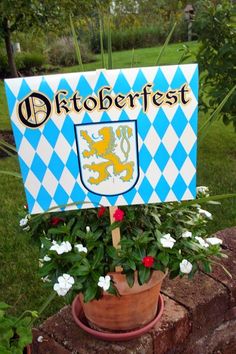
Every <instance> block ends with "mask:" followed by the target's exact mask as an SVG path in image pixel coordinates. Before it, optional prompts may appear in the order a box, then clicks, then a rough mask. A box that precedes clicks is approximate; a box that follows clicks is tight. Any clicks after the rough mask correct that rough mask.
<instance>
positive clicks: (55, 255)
mask: <svg viewBox="0 0 236 354" xmlns="http://www.w3.org/2000/svg"><path fill="white" fill-rule="evenodd" d="M198 196H199V197H206V196H208V189H207V187H199V188H198ZM197 202H198V201H197V200H196V201H195V204H194V202H193V203H188V202H181V203H179V202H174V203H163V204H155V205H152V204H149V205H142V206H140V205H139V206H129V207H119V208H117V209H116V211H115V213H114V215H113V217H114V220H115V221H114V222H113V224H112V225H111V224H110V218H109V209H108V208H105V207H103V206H100V208H98V209H86V210H78V211H72V212H67V213H64V214H63V217H61V214H60V216H58V215H54V216H52V215H49V214H45V215H43V216H40V217H36V218H35V220H34V218H32V220H31V221H29V222H30V223H31V228H32V231H33V233H38V232H39V231H40V233H41V235H42V237H41V258H40V266H41V267H40V275H41V277H42V279H43V281H44V282H46V283H47V284H48V285H49V286H52V287H53V289H54V290H55V291H56V292H57V294H58V295H59V296H65V295H66V294H68V293H69V292H70V293H71V291H70V290H74V291H77V292H78V291H79V292H82V293H83V295H84V300H85V302H88V301H90V300H93V299H94V298H97V299H98V298H99V297H100V296H101V295H102V292H103V291H108V292H109V293H112V294H117V290H116V288H115V286H114V283H113V281H112V276H111V275H109V273H110V272H113V271H114V270H115V268H116V267H117V266H120V267H122V269H123V273H125V274H126V279H127V282H128V284H129V286H132V285H133V283H134V273H135V272H136V271H137V274H138V280H139V283H140V284H144V283H145V282H148V280H149V279H150V276H151V274H152V271H153V270H161V271H163V272H165V271H166V270H168V271H169V276H170V278H174V277H176V276H184V275H188V277H189V278H191V277H193V275H194V274H195V273H196V271H197V270H198V269H200V268H202V269H203V270H204V271H205V272H211V266H212V264H213V263H216V261H215V259H216V257H223V256H224V254H223V253H222V251H221V243H222V241H221V240H220V239H218V238H217V237H209V236H208V235H207V232H206V224H207V222H208V221H209V220H211V219H212V215H211V213H209V212H208V211H207V210H204V209H202V208H201V206H200V204H198V203H197ZM23 224H24V225H23V227H24V228H25V227H26V226H28V225H25V223H23ZM116 227H119V228H120V231H121V235H122V236H121V241H120V248H118V249H116V248H115V247H114V246H113V245H112V238H111V231H112V230H113V229H115V228H116Z"/></svg>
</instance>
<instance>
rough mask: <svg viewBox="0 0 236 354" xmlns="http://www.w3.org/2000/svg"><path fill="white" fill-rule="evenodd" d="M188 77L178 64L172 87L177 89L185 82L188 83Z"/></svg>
mask: <svg viewBox="0 0 236 354" xmlns="http://www.w3.org/2000/svg"><path fill="white" fill-rule="evenodd" d="M186 81H187V80H186V78H185V76H184V74H183V72H182V70H181V69H180V67H179V66H178V69H177V70H176V72H175V75H174V77H173V79H172V81H171V84H170V86H171V88H172V89H177V88H180V87H181V86H182V85H183V84H185V83H186Z"/></svg>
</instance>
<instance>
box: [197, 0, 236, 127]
mask: <svg viewBox="0 0 236 354" xmlns="http://www.w3.org/2000/svg"><path fill="white" fill-rule="evenodd" d="M233 15H234V8H233V5H232V2H231V1H229V0H224V1H221V2H220V3H219V4H217V5H216V4H214V3H212V2H211V1H202V0H201V1H199V2H198V12H197V19H196V20H197V28H196V30H197V31H198V35H199V40H200V41H201V46H200V48H199V51H198V53H197V60H198V63H199V65H200V70H201V72H202V76H201V91H200V93H201V99H202V104H203V106H204V109H205V111H207V110H211V109H213V108H215V107H217V106H218V105H219V103H220V102H221V101H222V99H223V97H224V96H226V94H227V93H229V92H230V90H231V89H232V88H233V87H234V85H235V81H236V68H235V60H234V57H235V47H236V31H235V25H233V22H232V21H233ZM205 95H206V97H207V99H204V96H205ZM222 119H223V122H224V123H225V124H228V123H230V122H232V123H233V125H234V127H235V129H236V91H235V90H234V93H233V94H232V95H231V97H230V98H229V99H228V100H227V102H226V104H225V105H224V107H223V108H222Z"/></svg>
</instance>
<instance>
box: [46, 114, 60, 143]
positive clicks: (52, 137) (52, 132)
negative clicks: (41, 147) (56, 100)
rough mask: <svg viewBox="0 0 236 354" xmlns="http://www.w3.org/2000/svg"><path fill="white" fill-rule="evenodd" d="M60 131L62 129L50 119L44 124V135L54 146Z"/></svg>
mask: <svg viewBox="0 0 236 354" xmlns="http://www.w3.org/2000/svg"><path fill="white" fill-rule="evenodd" d="M59 133H60V131H59V129H58V128H57V126H56V125H55V124H54V123H53V121H52V120H51V119H49V120H48V121H47V123H46V124H45V126H44V129H43V135H44V137H45V138H46V139H47V141H48V142H49V144H50V145H51V146H52V147H53V148H54V146H55V145H56V142H57V138H58V135H59Z"/></svg>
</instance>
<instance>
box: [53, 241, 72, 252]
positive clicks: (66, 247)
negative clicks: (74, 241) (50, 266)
mask: <svg viewBox="0 0 236 354" xmlns="http://www.w3.org/2000/svg"><path fill="white" fill-rule="evenodd" d="M52 243H53V245H52V246H51V247H50V251H56V252H57V254H63V253H68V252H70V251H71V250H72V247H71V244H70V242H69V241H63V242H62V243H61V244H60V245H59V244H58V243H56V242H55V241H53V242H52Z"/></svg>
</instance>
